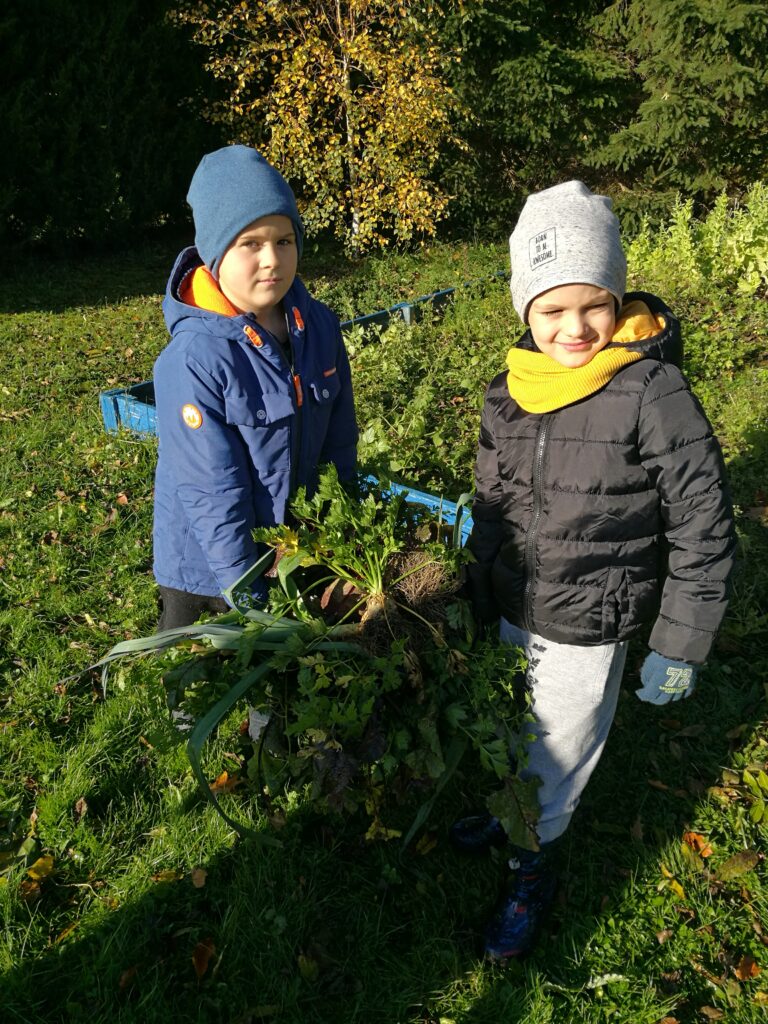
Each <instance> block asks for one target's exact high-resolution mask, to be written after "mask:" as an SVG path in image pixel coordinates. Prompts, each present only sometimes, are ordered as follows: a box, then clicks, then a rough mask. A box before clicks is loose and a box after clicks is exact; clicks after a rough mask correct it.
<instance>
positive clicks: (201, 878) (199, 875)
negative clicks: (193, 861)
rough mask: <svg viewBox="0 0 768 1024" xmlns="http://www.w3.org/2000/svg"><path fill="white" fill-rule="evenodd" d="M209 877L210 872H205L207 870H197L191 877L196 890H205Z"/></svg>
mask: <svg viewBox="0 0 768 1024" xmlns="http://www.w3.org/2000/svg"><path fill="white" fill-rule="evenodd" d="M207 877H208V872H207V871H206V870H205V868H195V869H194V871H193V872H192V874H191V875H190V878H191V879H192V885H194V887H195V888H196V889H202V888H203V886H204V885H205V880H206V878H207Z"/></svg>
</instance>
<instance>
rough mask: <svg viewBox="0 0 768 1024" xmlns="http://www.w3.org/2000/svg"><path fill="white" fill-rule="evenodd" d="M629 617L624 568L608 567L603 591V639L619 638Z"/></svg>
mask: <svg viewBox="0 0 768 1024" xmlns="http://www.w3.org/2000/svg"><path fill="white" fill-rule="evenodd" d="M628 618H629V581H628V580H627V571H626V569H609V571H608V578H607V580H606V584H605V590H604V591H603V609H602V619H603V640H617V639H619V638H620V637H621V636H622V635H623V633H624V630H625V628H626V623H627V621H628Z"/></svg>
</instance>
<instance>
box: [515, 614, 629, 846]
mask: <svg viewBox="0 0 768 1024" xmlns="http://www.w3.org/2000/svg"><path fill="white" fill-rule="evenodd" d="M499 639H500V640H501V642H502V643H506V644H514V645H515V646H519V647H522V648H523V649H524V650H525V654H526V657H527V658H528V669H527V672H526V682H527V685H528V686H529V688H530V692H531V695H532V697H533V706H532V711H533V714H534V716H535V718H536V722H535V724H534V725H533V727H532V728H531V729H529V732H530V733H532V734H533V735H534V736H535V737H536V738H535V739H534V740H531V741H530V742H529V743H528V744H527V745H526V748H525V749H526V752H527V754H528V764H527V766H526V767H525V768H524V769H523V770H522V771H521V773H520V774H521V776H522V778H524V779H526V778H530V777H532V776H534V775H538V777H539V778H540V779H541V786H540V788H539V804H540V806H541V815H540V817H539V824H538V826H537V829H536V831H537V832H538V836H539V841H540V842H542V843H549V842H551V841H552V840H553V839H556V838H557V837H558V836H559V835H561V834H562V833H563V832H565V830H566V828H567V827H568V824H569V822H570V820H571V817H572V815H573V812H574V811H575V810H576V806H577V804H578V802H579V799H580V798H581V794H582V792H583V791H584V787H585V786H586V784H587V782H588V781H589V777H590V775H591V774H592V772H593V771H594V769H595V767H596V765H597V762H598V761H599V760H600V755H601V754H602V752H603V747H604V746H605V741H606V740H607V739H608V733H609V731H610V728H611V724H612V723H613V717H614V715H615V713H616V702H617V701H618V698H619V686H620V683H621V677H622V674H623V672H624V662H625V661H626V659H627V644H626V643H615V644H603V645H602V646H600V647H576V646H575V645H573V644H558V643H555V642H554V641H552V640H545V639H544V638H543V637H540V636H537V635H536V634H535V633H528V632H526V631H525V630H523V629H518V627H517V626H513V625H512V624H511V623H510V622H507V620H506V619H502V620H501V626H500V629H499Z"/></svg>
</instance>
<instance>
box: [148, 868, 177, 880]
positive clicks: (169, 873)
mask: <svg viewBox="0 0 768 1024" xmlns="http://www.w3.org/2000/svg"><path fill="white" fill-rule="evenodd" d="M181 877H182V873H181V871H174V870H173V869H172V868H168V869H166V870H165V871H158V872H157V873H156V874H154V875H152V881H153V882H178V880H179V879H180V878H181Z"/></svg>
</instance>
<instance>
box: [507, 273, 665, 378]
mask: <svg viewBox="0 0 768 1024" xmlns="http://www.w3.org/2000/svg"><path fill="white" fill-rule="evenodd" d="M632 302H641V303H644V304H645V305H646V306H647V307H648V310H649V312H650V313H651V315H652V316H653V317H655V318H656V319H657V320H659V321H660V322H663V324H664V326H663V327H660V328H659V330H658V331H657V332H656V333H653V334H652V335H651V336H649V337H645V338H641V339H639V340H637V341H622V342H610V344H609V345H607V346H606V348H607V349H610V348H611V347H614V346H618V345H621V347H622V348H625V349H628V350H629V351H630V352H640V353H642V358H643V359H656V360H658V361H659V362H660V363H671V364H672V365H673V366H676V367H678V369H682V368H683V340H682V337H681V334H680V321H679V320H678V319H677V317H676V316H675V314H674V313H673V312H672V310H671V309H670V308H669V307H668V306H667V304H666V303H665V302H662V300H661V299H660V298H658V296H656V295H651V293H650V292H627V293H626V295H625V296H624V302H623V303H622V310H624V309H626V308H627V306H629V304H630V303H632ZM620 316H621V313H619V317H620ZM516 347H517V348H522V349H526V350H527V351H529V352H538V349H537V347H536V343H535V342H534V340H533V335H532V334H531V331H530V328H529V329H528V330H527V331H526V332H525V334H524V335H523V336H522V337H521V338H520V340H519V341H518V343H517V346H516Z"/></svg>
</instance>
